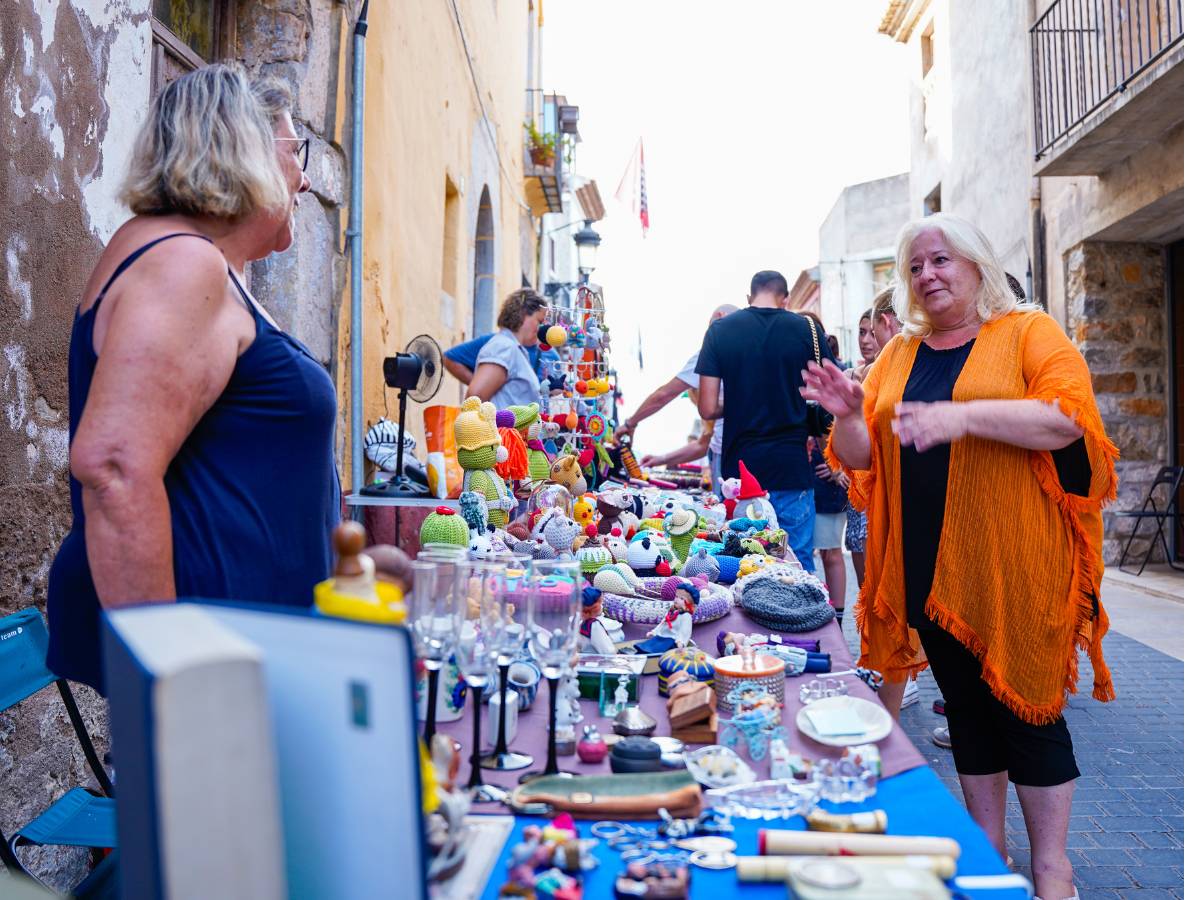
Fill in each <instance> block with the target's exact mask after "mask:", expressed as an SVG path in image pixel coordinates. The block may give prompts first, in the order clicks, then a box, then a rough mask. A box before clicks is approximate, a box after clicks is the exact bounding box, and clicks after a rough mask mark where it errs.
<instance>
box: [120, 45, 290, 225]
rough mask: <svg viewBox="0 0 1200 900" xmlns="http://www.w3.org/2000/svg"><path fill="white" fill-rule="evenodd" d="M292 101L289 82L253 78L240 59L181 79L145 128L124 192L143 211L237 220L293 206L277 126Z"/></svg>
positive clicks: (135, 208)
mask: <svg viewBox="0 0 1200 900" xmlns="http://www.w3.org/2000/svg"><path fill="white" fill-rule="evenodd" d="M291 102H292V98H291V92H290V91H289V89H288V87H287V85H286V84H284V83H283V82H281V81H278V80H276V79H263V80H260V81H257V82H255V83H254V84H251V82H250V79H249V78H248V77H247V75H246V72H245V70H244V69H243V68H242V67H241V66H239V65H228V64H224V63H218V64H215V65H211V66H205V67H204V68H202V69H197V70H196V71H195V72H189V73H188V74H187V75H184V76H183V77H181V78H178V79H176V80H175V81H173V82H171V83H170V84H169V85H167V86H166V87H165V88H163V90H162V92H161V93H160V94H159V95H158V97H156V98H155V100H154V103H153V105H152V106H151V108H150V115H149V116H148V117H147V119H146V121H145V122H144V123H143V124H142V127H141V130H140V131H139V132H138V136H137V139H136V141H135V143H134V150H133V159H132V161H131V163H130V167H129V174H128V175H127V176H126V179H125V185H124V188H123V189H122V192H121V199H122V200H123V201H124V202H125V203H126V204H127V205H128V206H129V208H130V209H131V210H133V212H135V213H137V214H139V215H165V214H168V213H178V214H183V215H189V216H213V217H215V218H219V219H227V220H230V221H239V220H242V219H245V218H246V217H247V216H249V215H251V214H252V213H255V212H258V211H270V210H281V209H286V208H287V204H288V200H289V199H290V196H291V195H290V192H289V190H288V186H287V181H286V180H285V178H284V175H283V170H282V169H281V168H280V165H279V161H278V157H277V156H276V152H275V131H274V128H275V123H276V121H277V120H278V119H279V117H280V116H281V115H283V114H285V113H287V112H289V111H290V109H291Z"/></svg>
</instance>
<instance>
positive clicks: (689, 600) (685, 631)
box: [634, 581, 700, 656]
mask: <svg viewBox="0 0 1200 900" xmlns="http://www.w3.org/2000/svg"><path fill="white" fill-rule="evenodd" d="M699 602H700V590H699V589H698V588H697V587H696V586H695V585H694V584H690V583H688V582H686V581H684V582H680V583H679V584H677V585H676V586H675V602H674V603H673V604H672V605H671V608H670V609H669V610H668V611H667V614H666V615H665V616H664V617H663V620H662V621H661V622H659V623H658V624H657V625H655V626H654V629H653V630H652V631H651V632H650V634H649V635H648V636H647V637H646V640H644V641H640V642H639V643H637V644H635V645H634V647H635V649H636V650H637V651H638V652H639V653H646V654H649V655H651V656H654V655H657V654H660V653H663V652H665V651H667V650H670V649H672V648H674V647H686V646H688V645H689V644H690V643H691V642H692V617H693V616H694V615H695V613H696V604H697V603H699Z"/></svg>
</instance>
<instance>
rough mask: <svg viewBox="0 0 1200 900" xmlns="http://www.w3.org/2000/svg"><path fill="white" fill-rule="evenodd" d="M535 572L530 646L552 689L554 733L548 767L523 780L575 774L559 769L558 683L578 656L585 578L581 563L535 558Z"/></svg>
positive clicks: (552, 733)
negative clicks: (582, 584)
mask: <svg viewBox="0 0 1200 900" xmlns="http://www.w3.org/2000/svg"><path fill="white" fill-rule="evenodd" d="M532 573H533V584H532V592H531V593H530V602H529V607H528V621H529V632H530V637H529V647H530V650H531V651H532V652H533V656H534V659H536V660H537V662H538V665H539V666H541V669H542V674H543V675H544V676H545V678H546V682H547V684H548V685H549V689H550V690H549V693H550V729H549V730H550V736H549V742H548V747H547V752H546V768H545V770H544V771H542V772H536V773H533V772H531V773H530V774H529V775H526V776H522V778H521V781H527V780H529V779H530V778H536V777H539V776H541V775H569V774H572V773H569V772H560V771H559V769H558V747H557V745H556V738H557V737H558V735H557V725H558V721H557V718H558V711H557V705H558V682H559V679H560V678H562V676H563V673H564V672H565V671H567V669H568V668H569V667H570V665H571V661H572V659H573V658H574V656H575V652H576V648H577V647H578V644H579V624H580V619H581V616H582V611H581V608H580V599H579V598H580V592H581V581H582V577H581V575H580V570H579V563H578V562H575V561H565V560H534V562H533V564H532Z"/></svg>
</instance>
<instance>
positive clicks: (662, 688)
mask: <svg viewBox="0 0 1200 900" xmlns="http://www.w3.org/2000/svg"><path fill="white" fill-rule="evenodd" d="M676 672H687V673H688V674H689V675H691V676H692V678H693V679H694V680H695V681H702V682H704V683H705V684H709V685H711V684H712V682H713V661H712V657H711V656H709V655H708V654H707V653H705V652H704V651H703V650H697V649H696V648H695V647H682V648H680V647H676V648H675V649H674V650H668V651H667V652H666V653H664V654H663V655H662V656H661V657H660V658H659V660H658V694H659V696H660V697H665V696H667V680H668V679H669V678H670V677H671V676H672V675H674V674H675V673H676Z"/></svg>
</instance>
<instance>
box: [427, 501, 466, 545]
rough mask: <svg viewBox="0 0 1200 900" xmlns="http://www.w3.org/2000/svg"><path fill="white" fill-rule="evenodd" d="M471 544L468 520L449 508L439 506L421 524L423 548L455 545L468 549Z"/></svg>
mask: <svg viewBox="0 0 1200 900" xmlns="http://www.w3.org/2000/svg"><path fill="white" fill-rule="evenodd" d="M470 542H471V534H470V529H469V528H467V520H466V519H464V518H463V517H462V516H460V515H459V514H458V513H456V512H455V511H454V510H453V509H451V508H450V507H449V506H439V507H438V508H437V509H435V510H434V511H433V512H431V513H430V514H429V515H428V516H426V517H425V521H424V522H422V523H421V546H425V545H426V544H454V545H455V546H458V547H466V546H467V545H468V544H469V543H470Z"/></svg>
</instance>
